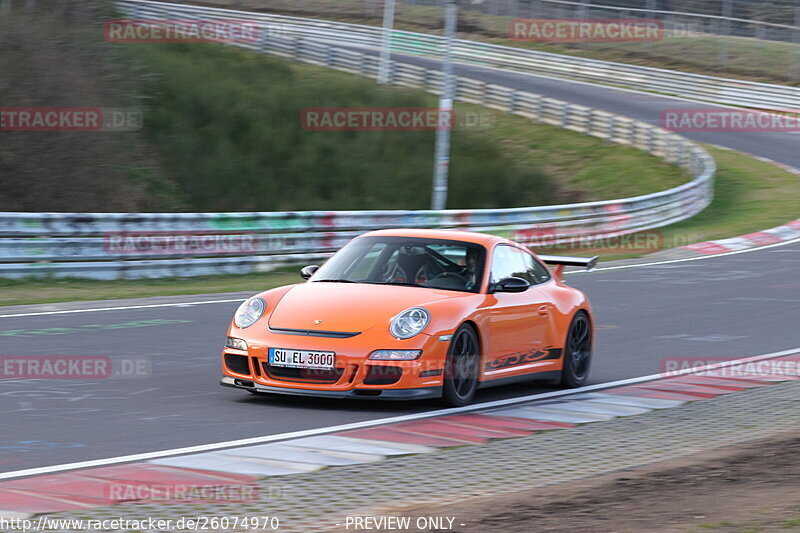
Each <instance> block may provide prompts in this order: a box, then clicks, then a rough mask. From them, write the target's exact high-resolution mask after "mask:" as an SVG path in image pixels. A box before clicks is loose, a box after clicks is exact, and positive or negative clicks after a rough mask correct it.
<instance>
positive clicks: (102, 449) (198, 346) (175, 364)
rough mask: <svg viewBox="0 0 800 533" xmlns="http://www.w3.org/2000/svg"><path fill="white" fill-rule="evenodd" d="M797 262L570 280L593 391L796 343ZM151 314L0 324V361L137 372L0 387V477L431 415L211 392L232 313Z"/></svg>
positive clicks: (786, 251)
mask: <svg viewBox="0 0 800 533" xmlns="http://www.w3.org/2000/svg"><path fill="white" fill-rule="evenodd" d="M798 260H800V243H794V244H787V245H786V246H778V247H773V248H769V249H765V250H755V251H753V252H750V253H742V254H736V255H729V256H722V257H711V258H708V259H703V260H699V261H686V262H678V263H669V264H664V265H651V266H643V267H634V268H625V269H621V270H598V271H596V272H593V273H588V274H574V275H571V276H570V283H572V284H574V285H576V286H577V287H579V288H581V289H583V290H585V291H587V292H588V293H589V294H590V295H591V296H592V299H593V305H594V307H595V309H596V312H597V319H598V329H599V331H598V352H597V356H596V360H595V366H594V370H593V373H592V379H591V382H592V383H602V382H606V381H614V380H619V379H623V378H630V377H636V376H641V375H647V374H654V373H658V372H659V371H660V369H661V368H662V363H663V361H664V360H665V359H680V358H692V357H703V358H718V359H725V360H727V359H737V358H741V357H745V356H752V355H759V354H763V353H767V352H774V351H780V350H783V349H786V348H789V347H793V346H798V345H800V337H799V336H798V334H797V329H796V328H795V327H794V326H793V322H794V321H795V320H796V316H797V310H798V308H799V307H800V298H797V297H793V295H794V294H796V293H798V291H799V290H800V277H798V274H797V272H798V270H797V265H798ZM237 296H238V295H237ZM225 299H226V298H222V297H215V298H203V300H225ZM227 299H228V300H236V299H237V298H233V297H231V298H227ZM200 300H201V298H195V299H192V298H186V299H179V300H177V302H185V303H191V302H192V301H200ZM160 304H162V302H155V303H154V304H153V305H159V306H157V307H138V308H130V307H131V306H124V307H121V308H119V309H106V310H100V311H85V312H79V313H61V314H38V315H35V316H6V317H0V338H2V339H3V349H2V352H3V354H4V355H18V356H24V355H87V356H90V355H92V356H109V357H110V358H111V359H112V360H113V361H115V362H117V363H118V364H124V363H123V361H127V362H131V361H133V362H137V361H146V363H145V364H144V367H143V368H145V369H146V370H145V372H144V375H142V376H141V377H128V378H119V379H116V378H109V379H101V380H96V381H85V380H74V381H70V380H5V381H3V382H2V384H0V396H2V402H3V406H4V409H3V411H2V413H0V425H2V426H3V427H5V428H9V429H10V430H9V431H5V432H4V434H3V439H2V442H0V446H2V448H0V450H2V451H0V471H1V472H9V471H16V470H22V469H25V468H32V467H40V466H48V465H55V464H61V463H68V462H76V461H84V460H90V459H98V458H106V457H116V456H121V455H128V454H134V453H143V452H150V451H157V450H165V449H170V448H179V447H184V446H191V445H196V444H205V443H215V442H221V441H228V440H233V439H240V438H248V437H257V436H263V435H271V434H279V433H285V432H289V431H298V430H303V429H313V428H321V427H328V426H331V425H338V424H345V423H350V422H358V421H365V420H372V419H378V418H385V417H388V416H394V415H400V414H408V413H415V412H421V411H425V410H431V409H438V408H439V406H438V405H437V404H435V403H433V402H421V403H408V404H397V403H388V402H387V403H381V402H370V401H364V402H361V401H358V402H355V401H354V402H331V401H321V400H314V399H305V398H295V397H263V398H261V397H254V396H250V395H247V394H245V393H241V392H239V391H235V390H229V389H224V388H221V387H218V386H217V380H218V378H219V358H218V352H219V350H218V347H220V346H221V344H222V340H223V336H224V334H225V326H226V324H227V321H228V320H229V318H230V316H231V314H232V313H233V310H234V309H235V307H236V302H235V301H223V302H221V303H205V304H202V305H175V304H176V302H173V303H172V304H171V305H168V306H163V305H160ZM139 305H140V306H141V305H148V302H140V303H139ZM53 307H54V309H53V310H52V311H56V312H57V311H59V308H57V306H53ZM81 307H82V308H83V309H84V310H86V309H92V307H87V306H81ZM97 307H101V306H97ZM102 307H108V306H105V305H103V306H102ZM28 310H30V311H32V312H39V313H41V312H42V310H41V307H36V308H35V309H25V308H16V309H13V310H11V311H12V312H5V313H4V314H5V315H21V314H26V313H25V312H26V311H28ZM52 311H44V312H52ZM538 390H546V389H543V388H542V387H541V386H539V385H536V384H535V383H531V384H528V385H519V386H513V387H501V388H497V389H489V390H486V391H482V392H481V393H479V396H478V398H477V401H479V402H484V401H491V400H496V399H500V398H510V397H514V396H520V395H526V394H530V393H532V392H536V391H538Z"/></svg>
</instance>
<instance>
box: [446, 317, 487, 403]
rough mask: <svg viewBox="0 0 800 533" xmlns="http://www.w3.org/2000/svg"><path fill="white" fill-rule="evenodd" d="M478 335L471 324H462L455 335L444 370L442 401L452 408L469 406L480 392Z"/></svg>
mask: <svg viewBox="0 0 800 533" xmlns="http://www.w3.org/2000/svg"><path fill="white" fill-rule="evenodd" d="M480 360H481V356H480V344H479V342H478V334H477V333H476V332H475V329H474V328H473V327H472V326H470V325H469V324H462V325H461V326H459V328H458V329H457V330H456V332H455V334H454V335H453V339H452V340H451V341H450V347H449V348H448V350H447V361H446V362H445V368H444V384H443V387H442V401H443V402H444V404H445V405H448V406H450V407H461V406H462V405H467V404H468V403H470V402H471V401H472V397H473V396H475V391H476V390H478V371H479V367H480Z"/></svg>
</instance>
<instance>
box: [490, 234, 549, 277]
mask: <svg viewBox="0 0 800 533" xmlns="http://www.w3.org/2000/svg"><path fill="white" fill-rule="evenodd" d="M510 276H515V277H518V278H522V279H526V280H528V281H529V282H530V284H531V285H538V284H539V283H544V282H545V281H548V280H549V279H550V273H549V272H548V271H547V268H546V267H545V266H544V265H542V264H541V263H539V262H538V261H537V260H536V259H534V257H533V256H532V255H530V254H528V253H525V252H523V251H521V250H518V249H516V248H514V247H513V246H508V245H505V244H501V245H500V246H498V247H497V248H495V250H494V260H493V261H492V283H495V282H498V281H500V280H501V279H503V278H507V277H510Z"/></svg>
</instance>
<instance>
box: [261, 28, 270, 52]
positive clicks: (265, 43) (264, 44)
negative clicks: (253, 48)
mask: <svg viewBox="0 0 800 533" xmlns="http://www.w3.org/2000/svg"><path fill="white" fill-rule="evenodd" d="M268 33H269V31H264V30H263V29H262V30H261V39H259V42H258V51H259V52H261V53H262V54H268V53H269V45H270V42H269V38H268V37H267V34H268Z"/></svg>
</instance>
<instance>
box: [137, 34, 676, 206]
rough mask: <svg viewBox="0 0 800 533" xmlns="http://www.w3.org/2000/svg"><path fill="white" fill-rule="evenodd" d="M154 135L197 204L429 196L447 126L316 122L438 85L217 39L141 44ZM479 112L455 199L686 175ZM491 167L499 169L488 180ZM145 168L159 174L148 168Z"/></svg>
mask: <svg viewBox="0 0 800 533" xmlns="http://www.w3.org/2000/svg"><path fill="white" fill-rule="evenodd" d="M127 53H128V54H129V55H130V56H131V58H132V60H133V61H134V62H135V63H136V64H138V65H141V69H142V70H144V71H149V72H152V73H154V75H152V76H150V77H149V78H148V80H147V81H146V82H145V83H144V88H143V90H144V93H145V95H146V96H147V98H148V99H149V102H150V103H149V106H148V111H147V113H146V120H145V122H146V124H147V126H146V128H147V129H146V134H147V136H148V137H149V139H150V140H151V142H152V143H153V144H154V145H155V146H158V147H159V152H160V155H161V159H162V161H163V162H164V166H165V168H166V170H167V171H168V174H169V175H170V176H171V178H172V180H173V181H174V182H175V183H177V185H178V189H179V190H180V191H181V192H180V195H181V202H179V203H183V204H184V205H186V208H187V209H190V210H199V211H255V210H277V211H288V210H314V209H320V210H341V209H420V208H427V207H428V206H429V198H430V188H431V184H430V180H431V174H432V168H433V147H434V132H375V131H359V132H340V131H307V130H305V129H303V128H302V126H301V120H300V117H301V113H302V111H303V109H305V108H319V107H322V108H330V107H335V108H339V107H344V108H351V107H352V108H364V107H377V108H386V107H399V108H427V109H429V108H435V107H436V105H437V99H436V97H435V96H433V95H430V94H427V93H424V92H423V91H419V90H411V89H402V88H394V87H381V86H378V85H377V84H376V83H375V82H374V81H372V80H368V79H363V78H360V77H358V76H355V75H350V74H346V73H341V72H336V71H332V70H330V69H325V68H322V67H315V66H309V65H296V64H292V63H289V62H287V61H284V60H279V59H276V58H272V57H268V56H263V55H259V54H255V53H250V52H243V51H239V50H236V49H233V48H229V47H223V46H217V45H201V46H197V45H195V46H186V45H184V46H179V45H175V46H163V45H156V46H137V47H135V48H133V49H130V50H129V51H127ZM456 110H457V114H460V115H459V116H463V114H465V113H469V114H471V115H470V116H472V117H480V118H481V119H482V120H483V122H482V125H481V126H477V127H467V126H462V127H457V128H456V129H455V131H453V135H452V148H451V162H450V190H449V195H448V207H450V208H492V207H522V206H530V205H545V204H556V203H563V202H565V201H578V200H599V199H611V198H614V197H618V196H619V195H620V194H622V195H636V194H645V193H648V192H654V191H657V190H663V189H666V188H669V187H670V186H673V185H677V184H679V183H681V182H683V181H685V180H686V179H687V176H686V175H685V174H684V173H683V172H681V171H680V170H679V169H678V168H676V167H674V166H671V165H668V164H665V163H663V162H662V161H661V160H659V159H657V158H654V157H651V156H649V155H647V154H645V153H643V152H641V151H639V150H636V149H632V148H624V147H617V146H614V145H610V144H608V143H606V142H604V141H602V140H599V139H595V138H591V137H587V136H582V135H580V134H576V133H574V132H568V131H564V130H561V129H559V128H555V127H552V126H547V125H536V124H532V123H531V122H530V121H529V120H526V119H523V118H520V117H514V116H509V115H505V114H503V113H501V112H496V111H490V110H487V109H484V108H481V107H478V106H471V105H459V106H457V109H456ZM487 178H489V179H487ZM141 179H146V177H143V178H141Z"/></svg>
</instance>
